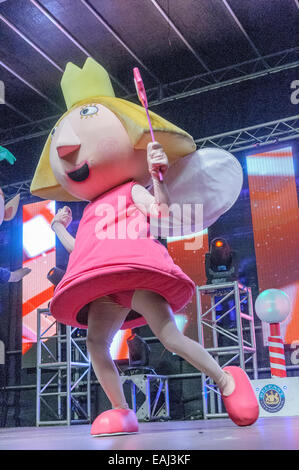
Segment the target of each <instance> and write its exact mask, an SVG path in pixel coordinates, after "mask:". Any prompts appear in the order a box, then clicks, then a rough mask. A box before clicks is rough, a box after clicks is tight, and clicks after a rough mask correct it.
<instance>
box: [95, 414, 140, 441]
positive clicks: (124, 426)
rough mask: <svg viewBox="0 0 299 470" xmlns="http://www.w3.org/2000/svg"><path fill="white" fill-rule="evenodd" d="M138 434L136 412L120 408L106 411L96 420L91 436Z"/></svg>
mask: <svg viewBox="0 0 299 470" xmlns="http://www.w3.org/2000/svg"><path fill="white" fill-rule="evenodd" d="M135 432H138V421H137V417H136V415H135V413H134V411H132V410H129V409H125V408H118V409H113V410H108V411H104V412H103V413H101V414H100V415H99V416H97V418H96V419H95V420H94V422H93V423H92V426H91V431H90V433H91V435H92V436H94V437H96V436H113V435H118V434H131V433H135Z"/></svg>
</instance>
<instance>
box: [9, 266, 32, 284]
mask: <svg viewBox="0 0 299 470" xmlns="http://www.w3.org/2000/svg"><path fill="white" fill-rule="evenodd" d="M29 273H31V269H30V268H20V269H17V270H16V271H13V272H11V273H10V278H9V279H8V282H19V281H20V280H21V279H23V277H25V276H27V274H29Z"/></svg>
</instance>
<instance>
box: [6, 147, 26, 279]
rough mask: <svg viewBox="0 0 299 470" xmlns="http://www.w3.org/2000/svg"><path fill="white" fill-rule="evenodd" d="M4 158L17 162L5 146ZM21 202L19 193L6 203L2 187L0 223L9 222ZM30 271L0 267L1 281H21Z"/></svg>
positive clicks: (10, 161)
mask: <svg viewBox="0 0 299 470" xmlns="http://www.w3.org/2000/svg"><path fill="white" fill-rule="evenodd" d="M2 160H6V161H8V162H9V163H10V164H11V165H13V164H14V162H15V157H14V156H13V155H12V153H10V152H9V150H7V149H5V148H4V147H0V161H2ZM19 202H20V195H19V194H17V195H16V196H15V197H13V198H12V199H11V200H10V201H8V202H7V203H6V204H5V198H4V194H3V191H2V189H1V188H0V225H2V222H3V221H5V222H8V221H9V220H12V219H13V218H14V217H15V215H16V213H17V210H18V207H19ZM30 272H31V269H29V268H20V269H17V270H16V271H10V270H9V269H6V268H0V283H2V284H3V283H6V282H19V281H20V280H21V279H23V277H24V276H27V274H29V273H30Z"/></svg>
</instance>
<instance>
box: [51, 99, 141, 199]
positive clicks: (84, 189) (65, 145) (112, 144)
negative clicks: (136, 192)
mask: <svg viewBox="0 0 299 470" xmlns="http://www.w3.org/2000/svg"><path fill="white" fill-rule="evenodd" d="M50 164H51V167H52V170H53V173H54V175H55V177H56V179H57V181H58V182H59V183H60V184H61V186H62V187H63V188H64V189H66V190H67V191H68V192H69V193H70V194H72V195H73V196H75V197H77V198H79V199H83V200H87V201H92V200H93V199H95V198H96V197H98V196H100V195H101V194H103V193H104V192H106V191H108V190H109V189H111V188H113V187H115V186H118V185H120V184H122V183H125V182H126V181H129V180H131V179H135V180H136V181H138V182H140V183H141V184H146V183H147V181H148V180H149V172H148V167H147V159H146V151H145V150H135V149H134V148H133V146H132V144H131V142H130V139H129V136H128V134H127V131H126V129H125V128H124V126H123V124H122V123H121V121H120V120H119V119H118V117H117V116H116V115H115V114H114V113H113V112H112V111H110V110H109V109H108V108H106V107H105V106H103V105H101V104H99V103H90V104H87V105H84V106H78V107H77V108H74V109H73V110H72V111H71V112H70V113H69V114H67V115H66V116H65V117H64V118H63V119H62V120H61V121H60V123H59V124H58V126H57V127H56V128H54V129H53V131H52V134H51V147H50Z"/></svg>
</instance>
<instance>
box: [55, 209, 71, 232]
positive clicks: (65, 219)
mask: <svg viewBox="0 0 299 470" xmlns="http://www.w3.org/2000/svg"><path fill="white" fill-rule="evenodd" d="M72 220H73V218H72V211H71V209H70V207H68V206H64V207H63V208H62V209H59V210H58V212H57V214H56V215H55V217H54V219H53V220H52V222H51V228H52V230H53V225H54V224H55V223H59V224H62V225H63V226H64V227H65V228H67V227H68V226H69V225H70V223H71V221H72Z"/></svg>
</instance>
